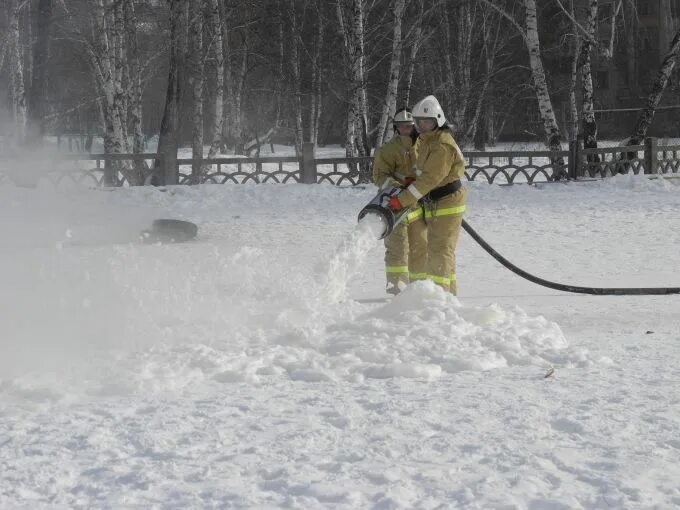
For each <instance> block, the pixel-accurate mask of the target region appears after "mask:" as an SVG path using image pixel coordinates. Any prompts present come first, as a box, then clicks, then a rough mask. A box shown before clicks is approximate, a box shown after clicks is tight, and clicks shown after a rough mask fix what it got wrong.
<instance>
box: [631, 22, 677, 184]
mask: <svg viewBox="0 0 680 510" xmlns="http://www.w3.org/2000/svg"><path fill="white" fill-rule="evenodd" d="M679 53H680V30H678V31H677V32H676V34H675V37H673V40H672V41H671V45H670V48H669V49H668V52H667V53H666V56H665V57H664V59H663V62H661V66H660V67H659V73H658V74H657V76H656V79H655V80H654V83H653V84H652V91H651V92H650V93H649V96H648V97H647V103H646V105H645V107H644V108H643V109H642V110H641V111H640V114H639V115H638V118H637V121H636V123H635V127H634V128H633V134H632V135H631V137H630V142H629V143H630V145H637V144H639V143H641V142H642V140H643V139H644V137H645V136H646V135H647V129H649V126H651V124H652V121H653V120H654V114H655V112H656V108H657V106H659V102H660V101H661V97H662V96H663V93H664V90H665V89H666V85H667V84H668V79H669V78H670V76H671V73H672V72H673V68H674V67H675V63H676V61H677V59H678V54H679ZM649 170H650V171H652V170H653V169H649Z"/></svg>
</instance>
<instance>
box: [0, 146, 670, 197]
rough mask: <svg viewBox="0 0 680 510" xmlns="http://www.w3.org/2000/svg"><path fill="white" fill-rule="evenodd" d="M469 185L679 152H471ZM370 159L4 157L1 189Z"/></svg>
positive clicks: (280, 177)
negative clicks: (8, 185)
mask: <svg viewBox="0 0 680 510" xmlns="http://www.w3.org/2000/svg"><path fill="white" fill-rule="evenodd" d="M464 157H465V160H466V172H465V176H466V179H467V180H469V181H476V180H485V181H486V182H488V183H495V184H515V183H529V184H532V183H535V182H553V181H557V180H567V179H569V180H579V179H592V178H604V177H608V176H611V175H615V174H622V173H623V174H625V173H633V174H640V173H645V174H678V173H680V145H661V146H660V145H658V141H657V139H655V138H647V139H646V140H645V143H644V145H632V146H620V147H606V148H597V149H584V148H583V147H582V145H581V144H580V143H578V142H572V143H571V144H570V146H569V150H566V151H487V152H479V151H466V152H465V153H464ZM371 164H372V158H371V157H363V158H362V157H355V158H316V157H315V155H314V147H313V145H312V144H305V146H304V147H303V153H302V156H301V157H274V158H245V157H243V158H241V157H230V158H213V159H207V158H206V159H198V160H197V159H191V158H177V159H174V160H172V159H171V158H166V157H164V155H163V154H155V153H150V154H71V155H62V156H59V157H55V158H52V159H50V160H33V161H32V160H31V159H30V158H21V159H17V158H11V157H9V156H6V157H4V158H0V183H2V182H3V181H5V182H11V183H14V184H18V185H35V184H36V183H37V181H38V180H39V179H45V178H47V179H48V181H49V182H51V183H52V184H53V185H55V186H62V185H64V184H65V183H72V184H74V183H76V184H83V183H86V184H91V185H94V186H125V185H138V184H156V185H164V184H203V183H211V184H227V183H233V184H247V183H256V184H260V183H291V182H294V183H307V184H316V183H319V184H320V183H327V184H333V185H356V184H362V183H365V182H368V181H370V171H371Z"/></svg>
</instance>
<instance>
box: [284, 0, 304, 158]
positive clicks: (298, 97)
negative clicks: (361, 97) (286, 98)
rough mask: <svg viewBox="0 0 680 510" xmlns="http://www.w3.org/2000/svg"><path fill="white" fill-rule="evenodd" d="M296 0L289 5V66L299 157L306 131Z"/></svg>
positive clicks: (290, 0) (289, 2) (296, 144)
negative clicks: (304, 129) (303, 122)
mask: <svg viewBox="0 0 680 510" xmlns="http://www.w3.org/2000/svg"><path fill="white" fill-rule="evenodd" d="M296 3H297V2H296V0H289V1H288V6H287V9H286V10H287V14H288V26H289V27H290V33H289V39H290V41H291V46H290V60H289V61H288V68H289V69H290V75H291V82H292V83H291V85H292V88H293V119H294V122H295V124H294V132H295V154H296V155H297V156H298V157H299V156H300V155H301V154H302V142H303V141H304V132H303V126H302V82H301V77H300V58H299V51H298V47H299V44H300V42H299V38H300V34H299V30H298V25H297V15H296V13H295V4H296Z"/></svg>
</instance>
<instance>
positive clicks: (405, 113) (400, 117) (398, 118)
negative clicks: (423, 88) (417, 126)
mask: <svg viewBox="0 0 680 510" xmlns="http://www.w3.org/2000/svg"><path fill="white" fill-rule="evenodd" d="M392 122H394V123H395V124H396V123H397V122H408V123H409V124H413V115H412V114H411V110H409V109H408V108H402V109H401V110H399V111H397V113H395V114H394V118H393V119H392Z"/></svg>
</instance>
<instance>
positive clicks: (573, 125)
mask: <svg viewBox="0 0 680 510" xmlns="http://www.w3.org/2000/svg"><path fill="white" fill-rule="evenodd" d="M570 7H571V9H570V10H571V17H572V18H573V19H574V23H573V25H572V26H573V31H574V36H573V38H572V40H573V43H572V45H571V51H572V54H573V55H572V59H571V76H570V80H569V120H570V121H571V122H569V124H568V125H567V131H568V132H567V134H568V135H569V140H570V141H573V140H576V138H577V137H578V119H579V117H578V105H577V104H576V86H577V83H578V70H579V61H580V56H581V42H580V41H581V39H580V38H579V37H577V35H576V34H578V27H577V26H576V15H575V11H574V0H570Z"/></svg>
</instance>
